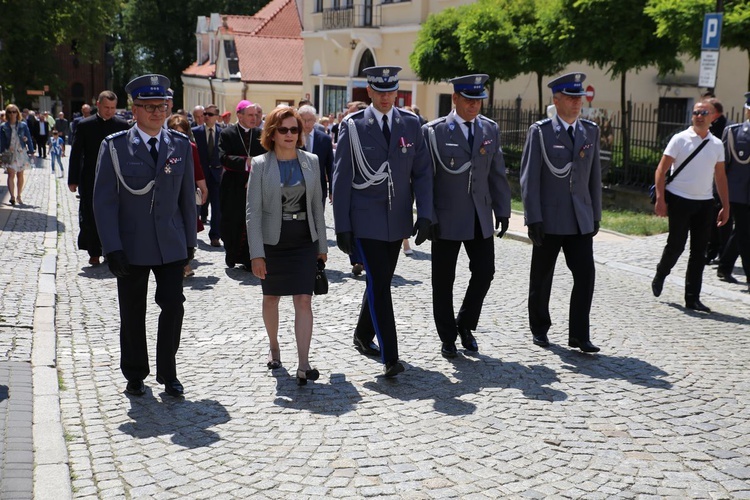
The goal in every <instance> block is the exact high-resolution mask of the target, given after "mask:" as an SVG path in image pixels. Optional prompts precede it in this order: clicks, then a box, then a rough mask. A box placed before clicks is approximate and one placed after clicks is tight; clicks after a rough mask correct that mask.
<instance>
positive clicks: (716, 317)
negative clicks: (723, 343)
mask: <svg viewBox="0 0 750 500" xmlns="http://www.w3.org/2000/svg"><path fill="white" fill-rule="evenodd" d="M667 305H668V306H669V307H672V308H674V309H677V310H678V311H682V312H683V313H685V314H687V315H688V316H692V317H694V318H697V319H700V320H704V321H708V320H710V321H721V322H722V323H732V324H735V325H739V326H748V325H750V319H748V318H744V317H741V316H732V315H731V314H724V313H720V312H716V311H715V310H714V311H712V312H711V313H703V312H698V311H694V310H692V309H688V308H687V307H685V306H684V305H682V304H678V303H676V302H668V303H667ZM706 305H708V304H706ZM708 306H709V307H711V306H710V305H708Z"/></svg>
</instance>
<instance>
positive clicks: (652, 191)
mask: <svg viewBox="0 0 750 500" xmlns="http://www.w3.org/2000/svg"><path fill="white" fill-rule="evenodd" d="M707 143H708V139H704V140H703V142H701V143H700V145H698V147H697V148H695V151H693V152H692V153H690V156H688V157H687V158H685V161H683V162H682V164H681V165H680V166H679V167H677V170H675V171H674V173H673V174H672V175H669V174H667V179H666V181H665V183H664V187H667V185H668V184H669V183H670V182H672V181H673V180H674V178H675V177H677V174H679V173H680V172H681V171H682V169H683V168H685V166H686V165H687V164H688V163H690V161H691V160H692V159H693V158H695V155H697V154H698V153H700V152H701V149H703V147H704V146H705V145H706V144H707ZM648 196H649V198H651V204H652V205H653V204H655V203H656V184H651V187H649V188H648Z"/></svg>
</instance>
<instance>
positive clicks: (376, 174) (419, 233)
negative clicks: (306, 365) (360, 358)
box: [332, 66, 432, 377]
mask: <svg viewBox="0 0 750 500" xmlns="http://www.w3.org/2000/svg"><path fill="white" fill-rule="evenodd" d="M363 71H364V73H365V74H366V75H367V83H368V87H367V94H368V95H369V97H370V99H372V104H371V105H370V106H369V107H368V108H366V109H364V110H361V111H358V112H356V113H353V114H351V115H349V116H347V118H346V120H344V121H343V122H342V124H341V126H340V128H339V142H338V145H337V147H336V155H335V159H334V172H333V183H332V186H333V215H334V218H335V224H336V242H337V244H338V247H339V248H340V249H341V250H342V251H343V252H344V253H346V254H351V253H352V251H353V249H354V248H355V246H356V248H357V250H358V251H359V254H360V255H361V256H362V259H363V260H364V262H363V264H364V266H365V270H366V272H367V287H366V289H365V294H364V298H363V299H362V308H361V310H360V314H359V320H358V322H357V328H356V330H355V331H354V346H355V347H356V348H357V350H359V351H360V352H361V353H362V354H369V355H378V354H379V355H380V356H381V360H382V361H383V363H384V365H385V366H384V373H385V376H386V377H393V376H396V375H397V374H399V373H400V372H402V371H404V366H403V365H402V364H401V363H400V362H399V353H398V340H397V338H396V321H395V319H394V317H393V302H392V298H391V280H392V278H393V273H394V271H395V270H396V263H397V262H398V254H399V248H400V246H401V241H402V240H403V239H404V238H408V237H409V236H410V235H416V240H415V243H416V244H417V245H419V244H421V243H423V242H424V241H425V240H426V239H427V236H428V233H429V230H430V225H431V213H432V169H431V168H430V157H429V152H428V151H427V145H426V142H425V140H424V137H423V136H422V133H421V128H420V123H419V118H417V116H416V115H415V114H413V113H409V112H407V111H404V110H400V109H396V108H394V107H393V104H394V102H395V100H396V94H397V92H396V91H397V90H398V72H399V71H401V68H399V67H397V66H375V67H370V68H365V69H364V70H363ZM415 198H416V202H417V222H416V223H415V224H414V222H413V221H414V219H413V215H412V204H413V199H415ZM412 225H413V227H412ZM376 336H377V338H378V343H379V344H380V349H378V346H376V345H375V344H374V342H373V339H374V338H375V337H376Z"/></svg>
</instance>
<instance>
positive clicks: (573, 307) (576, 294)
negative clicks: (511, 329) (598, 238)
mask: <svg viewBox="0 0 750 500" xmlns="http://www.w3.org/2000/svg"><path fill="white" fill-rule="evenodd" d="M593 242H594V237H593V235H592V234H572V235H559V234H545V235H544V240H543V243H542V246H534V247H533V250H532V252H531V275H530V278H529V324H530V326H531V333H532V334H534V335H538V336H543V335H546V334H547V332H548V331H549V329H550V327H551V326H552V319H551V318H550V315H549V299H550V295H551V293H552V278H553V276H554V274H555V263H556V262H557V256H558V255H559V254H560V249H562V251H563V253H564V255H565V263H566V264H567V266H568V269H570V272H571V273H572V274H573V290H572V291H571V294H570V311H569V313H568V316H569V319H568V337H569V338H570V339H574V340H577V341H579V342H584V341H587V340H589V313H590V312H591V301H592V300H593V297H594V281H595V277H596V272H595V269H594V243H593Z"/></svg>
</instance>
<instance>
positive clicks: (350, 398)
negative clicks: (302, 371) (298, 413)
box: [273, 368, 362, 416]
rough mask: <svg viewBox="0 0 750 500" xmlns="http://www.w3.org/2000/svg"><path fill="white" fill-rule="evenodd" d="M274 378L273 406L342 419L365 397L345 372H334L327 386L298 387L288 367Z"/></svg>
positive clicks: (275, 374)
mask: <svg viewBox="0 0 750 500" xmlns="http://www.w3.org/2000/svg"><path fill="white" fill-rule="evenodd" d="M273 375H274V377H275V378H276V399H275V400H274V404H275V405H276V406H281V407H282V408H289V409H292V410H307V411H309V412H312V413H316V414H319V415H335V416H341V415H343V414H345V413H349V412H350V411H352V410H354V408H355V407H356V405H357V403H359V402H360V401H361V400H362V396H361V395H360V394H359V392H358V391H357V389H356V388H355V387H354V385H353V384H352V383H351V382H349V381H348V380H346V375H345V374H343V373H331V376H330V380H329V383H327V384H325V383H320V380H318V381H315V382H308V383H307V385H303V386H298V385H297V379H296V378H295V377H294V376H293V375H291V374H290V373H289V372H288V371H287V369H286V368H281V369H278V370H274V372H273ZM324 375H325V374H323V376H324Z"/></svg>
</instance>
